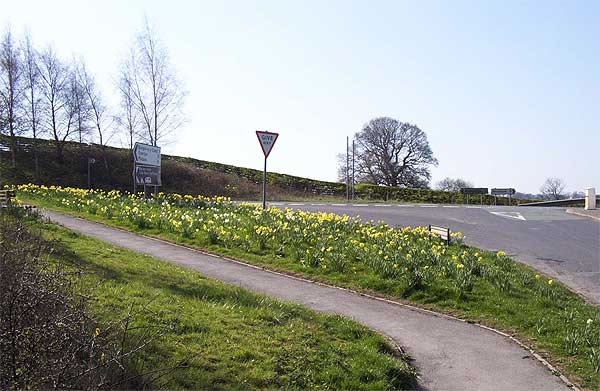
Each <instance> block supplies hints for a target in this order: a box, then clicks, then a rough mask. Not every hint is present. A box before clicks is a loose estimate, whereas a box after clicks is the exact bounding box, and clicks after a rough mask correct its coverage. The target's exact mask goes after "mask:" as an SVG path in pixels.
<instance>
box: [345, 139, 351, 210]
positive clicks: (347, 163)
mask: <svg viewBox="0 0 600 391" xmlns="http://www.w3.org/2000/svg"><path fill="white" fill-rule="evenodd" d="M349 148H350V146H349V140H348V136H346V200H350V167H349V165H350V155H349Z"/></svg>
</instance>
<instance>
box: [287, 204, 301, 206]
mask: <svg viewBox="0 0 600 391" xmlns="http://www.w3.org/2000/svg"><path fill="white" fill-rule="evenodd" d="M288 205H290V206H303V205H304V204H288Z"/></svg>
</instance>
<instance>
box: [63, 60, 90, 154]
mask: <svg viewBox="0 0 600 391" xmlns="http://www.w3.org/2000/svg"><path fill="white" fill-rule="evenodd" d="M68 80H69V81H68V88H67V90H66V94H67V95H66V99H65V102H66V105H65V108H66V114H67V118H68V119H70V118H72V123H73V125H72V126H74V127H75V129H74V133H76V134H77V138H78V139H79V144H80V146H81V147H83V143H84V142H85V141H87V138H88V136H89V134H90V133H91V125H90V122H92V118H93V112H92V106H91V104H90V101H89V99H88V97H87V94H86V91H85V88H84V86H83V83H82V81H81V77H80V74H79V63H78V62H76V61H73V64H72V65H71V67H70V69H69V75H68Z"/></svg>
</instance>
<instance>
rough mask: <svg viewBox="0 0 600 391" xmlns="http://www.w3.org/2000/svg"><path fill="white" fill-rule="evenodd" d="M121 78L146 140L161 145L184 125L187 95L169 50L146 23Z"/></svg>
mask: <svg viewBox="0 0 600 391" xmlns="http://www.w3.org/2000/svg"><path fill="white" fill-rule="evenodd" d="M122 75H123V77H125V78H126V79H127V84H128V85H130V86H131V92H132V95H131V96H132V102H133V104H134V107H135V110H136V111H137V112H138V113H139V116H140V118H141V120H142V123H143V126H144V129H145V131H144V139H146V140H147V141H148V142H149V143H150V144H152V145H158V143H159V141H161V140H164V139H165V138H166V137H168V136H169V135H170V134H172V133H173V132H175V131H176V130H177V129H178V128H179V127H180V126H181V125H182V123H183V122H184V116H183V113H182V109H183V102H184V98H185V96H186V93H185V91H184V89H183V86H182V85H181V83H180V82H179V80H178V79H177V77H176V75H175V72H174V70H173V68H172V66H171V64H170V62H169V56H168V54H167V50H166V48H165V47H164V46H163V45H162V43H161V42H160V41H159V39H158V37H157V35H156V33H155V31H154V30H153V29H152V28H151V27H150V24H149V23H148V21H145V24H144V29H143V31H142V32H141V33H139V34H138V35H137V37H136V40H135V44H134V47H133V48H132V50H131V53H130V56H129V58H128V59H127V61H126V62H125V65H124V66H123V70H122Z"/></svg>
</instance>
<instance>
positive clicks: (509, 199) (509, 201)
mask: <svg viewBox="0 0 600 391" xmlns="http://www.w3.org/2000/svg"><path fill="white" fill-rule="evenodd" d="M511 201H512V195H511V194H510V193H508V206H510V204H511Z"/></svg>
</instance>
